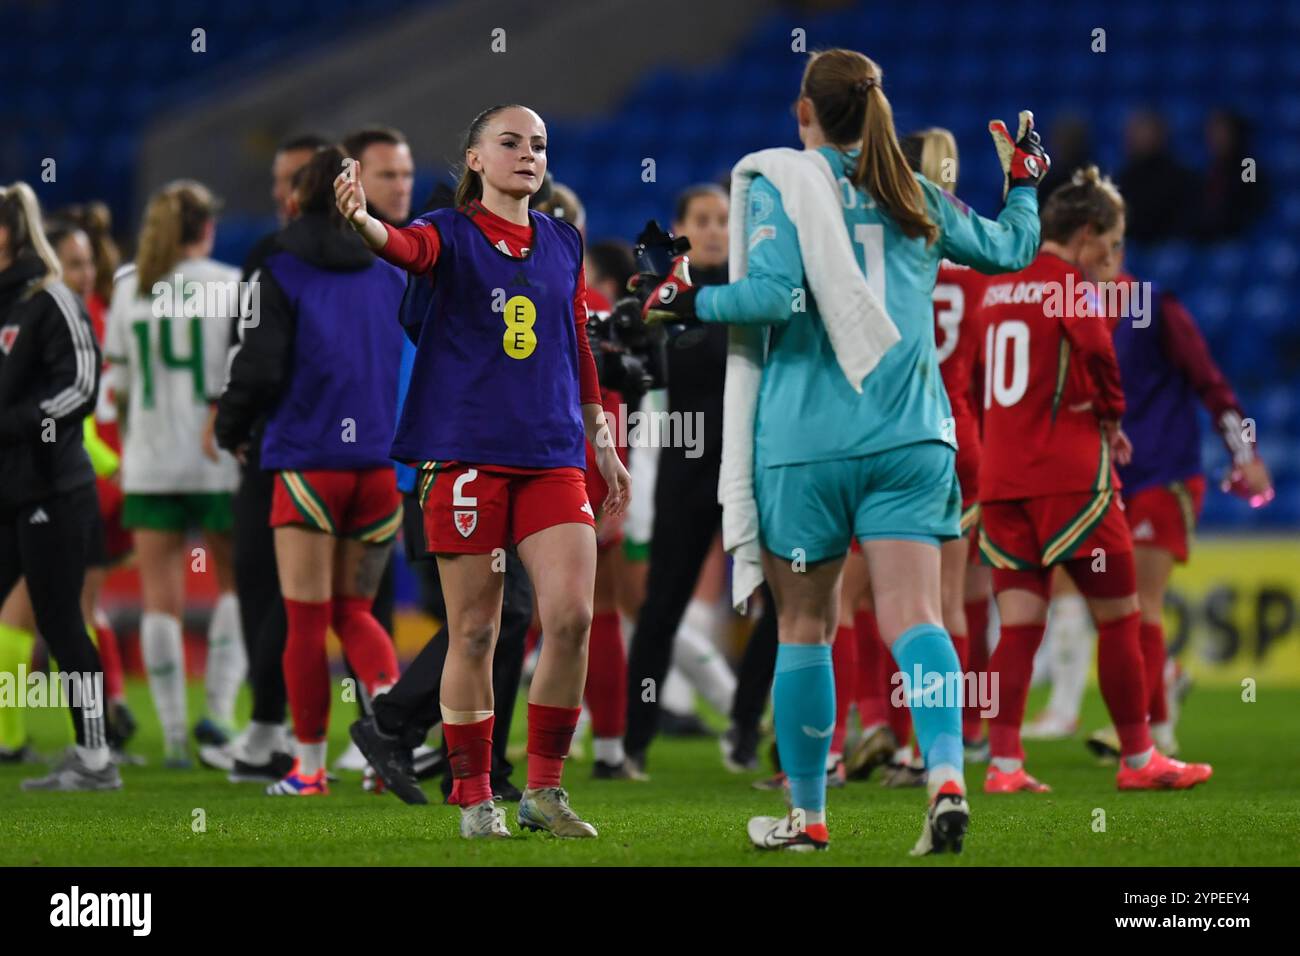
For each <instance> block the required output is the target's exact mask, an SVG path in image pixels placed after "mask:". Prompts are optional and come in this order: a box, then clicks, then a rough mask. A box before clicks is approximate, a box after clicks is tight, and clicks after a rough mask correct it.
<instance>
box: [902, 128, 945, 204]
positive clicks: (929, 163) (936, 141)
mask: <svg viewBox="0 0 1300 956" xmlns="http://www.w3.org/2000/svg"><path fill="white" fill-rule="evenodd" d="M902 147H903V155H904V156H905V157H907V164H908V165H909V166H911V167H912V168H913V169H914V170H916V171H917V172H918V173H920V174H921V175H922V176H924V177H925V178H926V179H928V180H930V182H932V183H934V184H935V185H936V186H938V187H939V188H940V189H946V190H948V192H950V193H955V192H956V191H957V140H956V139H955V138H954V137H953V135H952V133H951V132H949V131H948V130H946V129H944V128H943V127H942V126H932V127H930V128H929V129H923V130H920V131H919V132H916V133H909V134H908V135H907V136H905V137H903V140H902Z"/></svg>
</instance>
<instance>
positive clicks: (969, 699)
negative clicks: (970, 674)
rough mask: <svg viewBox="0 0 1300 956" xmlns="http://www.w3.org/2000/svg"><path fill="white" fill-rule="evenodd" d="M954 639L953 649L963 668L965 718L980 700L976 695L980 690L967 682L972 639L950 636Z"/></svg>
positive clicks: (959, 635)
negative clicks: (967, 666) (967, 665)
mask: <svg viewBox="0 0 1300 956" xmlns="http://www.w3.org/2000/svg"><path fill="white" fill-rule="evenodd" d="M948 636H949V637H951V638H952V649H953V650H954V651H956V652H957V663H958V665H959V666H960V668H961V675H962V676H961V695H962V699H961V712H962V715H963V717H964V716H965V714H966V711H968V710H970V709H971V707H973V706H975V705H976V704H977V702H978V700H979V697H978V694H977V693H976V692H977V691H978V690H979V688H978V687H972V685H970V684H968V683H967V681H966V664H967V662H968V661H969V660H970V639H969V638H968V637H967V636H966V635H965V634H949V635H948Z"/></svg>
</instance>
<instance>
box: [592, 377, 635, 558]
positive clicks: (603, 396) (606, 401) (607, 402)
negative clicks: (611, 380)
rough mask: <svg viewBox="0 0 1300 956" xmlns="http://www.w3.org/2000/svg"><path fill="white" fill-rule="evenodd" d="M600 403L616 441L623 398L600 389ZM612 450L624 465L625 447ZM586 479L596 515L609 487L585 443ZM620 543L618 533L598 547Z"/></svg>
mask: <svg viewBox="0 0 1300 956" xmlns="http://www.w3.org/2000/svg"><path fill="white" fill-rule="evenodd" d="M600 402H601V405H602V406H604V408H605V421H606V422H608V423H609V430H610V434H611V435H613V436H614V438H615V440H616V441H617V439H618V434H619V431H620V428H619V424H618V423H619V417H620V413H621V409H620V407H619V406H620V405H621V404H622V402H623V396H622V395H621V394H620V393H619V392H616V391H612V390H610V391H605V390H604V389H602V390H601V393H600ZM614 449H615V451H617V452H618V458H619V461H621V462H623V464H624V465H626V464H627V446H626V445H618V444H616V445H615V446H614ZM586 477H587V500H588V501H590V502H591V507H592V508H594V509H595V510H596V511H597V513H599V511H600V509H601V507H602V506H603V505H604V503H605V497H606V496H607V495H608V494H609V485H607V484H606V483H605V476H604V475H602V474H601V473H600V469H599V468H597V467H596V449H595V448H593V447H592V444H591V442H587V476H586ZM622 543H623V535H622V533H621V532H620V533H619V534H617V535H614V536H613V537H611V538H609V539H607V540H605V541H602V542H600V544H599V545H598V547H599V548H600V550H601V551H604V550H605V549H607V548H611V547H613V546H614V545H618V544H622Z"/></svg>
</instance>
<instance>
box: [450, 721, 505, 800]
mask: <svg viewBox="0 0 1300 956" xmlns="http://www.w3.org/2000/svg"><path fill="white" fill-rule="evenodd" d="M495 722H496V718H495V717H488V718H486V719H484V720H480V721H476V722H475V723H472V724H449V723H447V721H446V720H444V721H443V722H442V737H443V741H444V742H445V743H446V745H447V763H448V764H449V765H450V766H451V781H452V783H451V797H450V798H449V799H450V800H451V802H452V803H453V804H455V805H456V806H459V807H472V806H474V804H476V803H482V802H483V801H485V800H491V799H492V779H491V772H492V726H493V724H494V723H495Z"/></svg>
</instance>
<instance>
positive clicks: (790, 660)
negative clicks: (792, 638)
mask: <svg viewBox="0 0 1300 956" xmlns="http://www.w3.org/2000/svg"><path fill="white" fill-rule="evenodd" d="M772 704H773V709H774V712H775V716H776V746H777V749H778V750H779V751H780V754H781V769H782V770H784V771H785V775H786V777H787V778H788V779H789V781H790V800H791V802H792V803H793V804H794V806H796V807H798V808H799V809H801V810H806V811H808V812H810V813H822V812H824V811H825V809H826V757H827V755H828V754H829V753H830V751H831V734H832V733H833V732H834V730H835V674H834V671H833V670H832V669H831V648H830V645H829V644H780V645H778V646H777V649H776V678H775V680H774V681H773V682H772Z"/></svg>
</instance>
